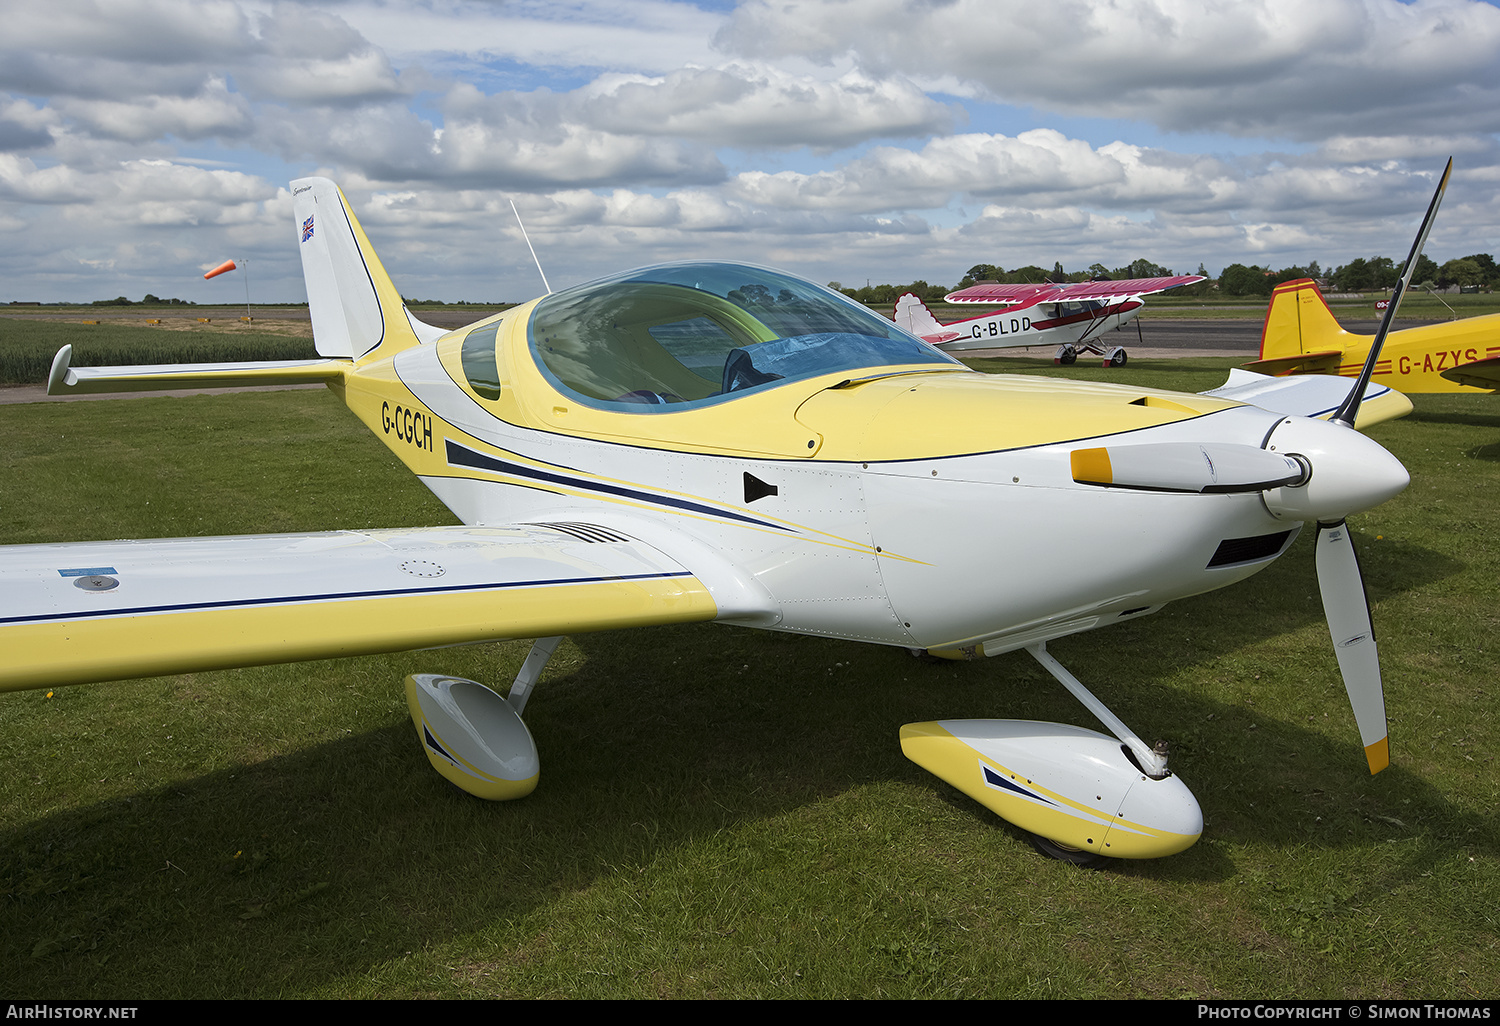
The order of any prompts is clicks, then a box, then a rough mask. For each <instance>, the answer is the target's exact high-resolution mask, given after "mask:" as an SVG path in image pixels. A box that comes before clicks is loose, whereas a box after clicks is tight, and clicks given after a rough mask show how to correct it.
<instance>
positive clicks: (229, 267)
mask: <svg viewBox="0 0 1500 1026" xmlns="http://www.w3.org/2000/svg"><path fill="white" fill-rule="evenodd" d="M239 267H243V268H244V270H245V322H246V323H247V324H248V323H249V322H250V261H249V260H247V259H245V258H244V257H240V260H239V263H235V262H234V261H233V260H226V261H224V262H223V263H222V264H220V265H219V266H218V267H215V268H214V269H213V270H212V271H209V272H208V273H207V274H205V275H204V276H203V278H204V280H207V279H209V278H215V277H218V276H219V275H221V274H228V273H229V272H230V271H233V270H235V269H236V268H239Z"/></svg>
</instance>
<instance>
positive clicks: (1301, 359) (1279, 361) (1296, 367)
mask: <svg viewBox="0 0 1500 1026" xmlns="http://www.w3.org/2000/svg"><path fill="white" fill-rule="evenodd" d="M1343 356H1344V351H1343V350H1342V349H1325V350H1323V351H1321V352H1317V353H1297V354H1294V355H1292V356H1277V357H1274V358H1273V359H1270V360H1252V361H1250V362H1249V363H1247V364H1245V365H1244V367H1245V369H1246V370H1249V371H1254V372H1255V373H1257V374H1291V373H1293V372H1295V373H1299V374H1337V373H1338V372H1339V364H1340V362H1341V361H1342V360H1343Z"/></svg>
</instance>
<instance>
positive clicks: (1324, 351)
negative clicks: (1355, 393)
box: [1245, 278, 1500, 392]
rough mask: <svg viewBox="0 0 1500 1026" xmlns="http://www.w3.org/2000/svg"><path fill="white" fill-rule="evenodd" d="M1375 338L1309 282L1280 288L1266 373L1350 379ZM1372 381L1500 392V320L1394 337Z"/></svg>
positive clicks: (1428, 327) (1420, 388) (1263, 347)
mask: <svg viewBox="0 0 1500 1026" xmlns="http://www.w3.org/2000/svg"><path fill="white" fill-rule="evenodd" d="M1374 340H1375V337H1374V336H1373V335H1355V334H1353V333H1351V332H1348V331H1345V330H1344V329H1343V327H1342V326H1341V325H1340V324H1339V322H1338V320H1337V319H1336V318H1335V317H1334V316H1333V311H1331V310H1330V309H1328V301H1327V300H1325V299H1324V298H1323V293H1322V292H1320V291H1319V290H1318V286H1317V283H1316V282H1314V281H1312V279H1310V278H1300V279H1298V280H1297V281H1289V282H1285V283H1284V284H1281V285H1278V286H1276V289H1275V291H1273V292H1272V293H1271V305H1270V306H1269V307H1267V309H1266V324H1265V328H1264V329H1263V330H1262V331H1261V337H1260V359H1259V360H1256V361H1255V362H1253V363H1247V364H1246V365H1245V366H1246V367H1248V368H1249V369H1250V370H1253V371H1258V372H1260V373H1262V374H1278V375H1280V374H1337V375H1341V376H1343V377H1346V378H1352V377H1354V376H1355V375H1357V374H1358V373H1359V370H1360V368H1361V367H1362V366H1363V365H1364V362H1365V358H1366V357H1368V356H1369V353H1370V344H1371V343H1372V342H1373V341H1374ZM1374 380H1375V381H1377V382H1379V383H1380V384H1382V385H1387V386H1389V387H1391V388H1395V389H1398V390H1400V391H1402V392H1494V391H1497V390H1500V314H1485V315H1484V316H1481V317H1466V318H1464V319H1462V320H1457V321H1450V322H1447V323H1445V324H1424V325H1422V326H1420V327H1416V328H1405V329H1403V330H1401V331H1393V332H1391V333H1390V335H1389V336H1388V337H1387V338H1386V340H1385V345H1384V346H1383V347H1382V348H1381V351H1380V359H1379V360H1378V361H1377V362H1376V364H1375V373H1374Z"/></svg>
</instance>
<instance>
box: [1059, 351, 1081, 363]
mask: <svg viewBox="0 0 1500 1026" xmlns="http://www.w3.org/2000/svg"><path fill="white" fill-rule="evenodd" d="M1057 362H1058V363H1060V364H1062V365H1063V366H1064V367H1067V366H1069V365H1071V364H1075V363H1077V362H1078V354H1077V353H1075V352H1074V351H1073V350H1071V349H1069V350H1068V351H1067V352H1066V353H1063V354H1062V355H1061V356H1059V357H1058V358H1057Z"/></svg>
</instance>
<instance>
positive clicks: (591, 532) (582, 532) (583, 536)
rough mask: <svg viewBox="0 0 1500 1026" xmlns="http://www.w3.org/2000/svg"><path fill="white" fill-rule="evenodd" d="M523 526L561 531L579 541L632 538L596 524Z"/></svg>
mask: <svg viewBox="0 0 1500 1026" xmlns="http://www.w3.org/2000/svg"><path fill="white" fill-rule="evenodd" d="M521 526H522V527H545V528H546V529H547V530H549V531H559V532H561V533H562V534H567V535H571V536H573V537H574V538H577V539H578V540H579V541H586V542H628V541H629V540H630V539H629V538H627V537H625V536H624V535H623V534H619V533H618V532H615V531H609V530H606V529H605V528H602V527H599V526H598V525H596V524H574V523H559V524H522V525H521Z"/></svg>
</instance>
